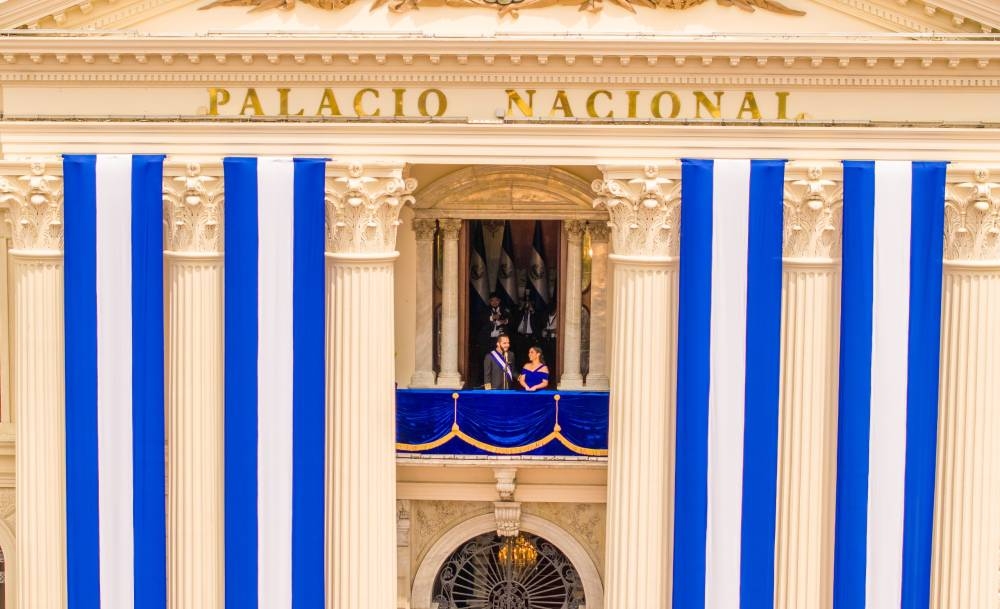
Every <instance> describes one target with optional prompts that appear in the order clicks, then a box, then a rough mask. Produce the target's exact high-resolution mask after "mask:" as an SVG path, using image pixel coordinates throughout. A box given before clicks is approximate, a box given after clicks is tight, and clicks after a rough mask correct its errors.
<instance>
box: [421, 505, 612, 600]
mask: <svg viewBox="0 0 1000 609" xmlns="http://www.w3.org/2000/svg"><path fill="white" fill-rule="evenodd" d="M520 525H521V530H522V531H524V532H525V533H530V534H532V535H537V536H538V537H542V538H544V539H545V540H547V541H548V542H550V543H551V544H552V545H554V546H555V547H556V548H558V549H559V551H560V552H562V554H563V555H565V557H566V558H567V559H568V560H569V561H570V563H572V565H573V568H574V569H575V570H576V573H577V574H578V575H579V576H580V581H581V583H582V585H583V590H584V595H585V597H586V600H587V604H586V609H603V606H604V584H603V583H602V582H601V576H600V574H599V573H598V570H597V565H595V564H594V561H593V559H591V557H590V555H589V554H588V553H587V550H586V549H585V548H584V547H583V546H582V545H581V544H580V542H578V541H577V540H576V539H575V538H574V537H573V536H572V535H570V534H569V532H567V531H566V530H565V529H563V528H562V527H560V526H558V525H556V524H554V523H552V522H550V521H548V520H546V519H544V518H541V517H539V516H535V515H532V514H522V515H521V521H520ZM490 531H496V519H495V517H494V516H493V514H484V515H482V516H476V517H475V518H470V519H469V520H466V521H465V522H462V523H461V524H459V525H457V526H455V527H453V528H452V529H450V530H448V532H446V533H445V534H444V535H442V536H441V537H439V538H438V540H437V541H435V542H434V544H433V545H432V546H431V547H430V549H429V550H428V551H427V553H426V554H425V555H424V558H423V560H422V561H421V562H420V566H419V567H418V568H417V572H416V576H415V577H414V579H413V585H412V587H411V594H410V606H411V608H412V609H431V607H433V605H432V602H433V593H434V583H435V580H436V579H437V576H438V573H439V572H440V571H441V568H442V566H444V564H445V562H446V561H448V559H449V558H450V557H451V556H452V554H453V553H454V552H455V550H457V549H458V548H459V547H461V546H462V545H463V544H465V543H466V542H467V541H469V540H470V539H473V538H475V537H478V536H480V535H482V534H484V533H489V532H490Z"/></svg>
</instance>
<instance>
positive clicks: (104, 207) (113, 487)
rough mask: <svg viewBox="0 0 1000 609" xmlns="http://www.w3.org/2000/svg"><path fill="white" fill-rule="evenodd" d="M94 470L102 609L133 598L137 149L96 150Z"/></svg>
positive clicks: (124, 608)
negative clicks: (120, 151)
mask: <svg viewBox="0 0 1000 609" xmlns="http://www.w3.org/2000/svg"><path fill="white" fill-rule="evenodd" d="M96 173H97V176H96V190H97V193H96V194H97V210H96V218H95V229H96V233H97V234H96V237H97V239H96V243H97V247H96V260H95V265H96V269H95V270H96V281H97V286H96V288H97V477H98V484H97V486H98V514H99V518H98V522H99V524H98V534H99V540H100V541H99V546H100V551H99V556H100V559H99V560H100V571H101V575H100V586H101V608H102V609H131V608H132V607H133V605H134V603H135V596H134V594H133V589H134V584H135V562H134V560H133V557H134V552H135V547H134V539H133V529H134V527H133V511H132V508H133V501H132V157H131V156H129V155H115V156H98V157H97V163H96Z"/></svg>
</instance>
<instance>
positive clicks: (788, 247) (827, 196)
mask: <svg viewBox="0 0 1000 609" xmlns="http://www.w3.org/2000/svg"><path fill="white" fill-rule="evenodd" d="M792 177H794V176H792ZM784 203H785V223H784V239H783V241H784V246H783V254H782V255H783V256H784V257H785V258H802V259H808V260H814V261H815V260H817V259H823V260H832V259H839V258H840V256H841V238H842V237H841V236H842V234H843V224H844V221H843V220H844V214H843V209H844V184H843V182H837V181H834V180H831V179H829V178H828V177H826V176H824V174H823V168H822V167H819V166H814V167H809V168H808V169H806V174H805V175H804V176H803V177H802V178H801V179H789V180H788V181H786V182H785V196H784Z"/></svg>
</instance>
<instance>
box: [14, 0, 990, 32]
mask: <svg viewBox="0 0 1000 609" xmlns="http://www.w3.org/2000/svg"><path fill="white" fill-rule="evenodd" d="M418 8H419V9H420V10H416V9H418ZM0 27H3V28H5V29H63V30H83V31H88V30H89V31H116V30H117V31H122V30H128V31H136V32H141V33H151V34H163V33H199V34H203V33H209V32H224V31H239V32H264V31H268V32H280V31H289V32H291V31H295V32H302V31H314V32H338V33H344V32H366V33H367V32H391V33H397V34H404V35H405V34H414V33H424V34H428V33H429V34H433V35H448V34H449V33H450V34H451V35H455V34H460V35H463V36H469V35H480V36H481V35H491V34H498V33H499V34H503V33H516V34H524V33H533V34H548V33H552V32H560V33H571V34H580V35H587V34H601V33H622V32H629V33H632V34H664V33H671V34H702V33H707V32H717V33H734V34H753V33H774V32H786V33H796V34H801V33H826V32H861V33H874V32H941V33H992V32H995V31H1000V6H998V5H997V3H995V2H994V1H993V0H933V2H931V1H930V0H130V1H127V0H83V1H79V0H40V1H39V0H8V1H7V2H5V3H3V4H0Z"/></svg>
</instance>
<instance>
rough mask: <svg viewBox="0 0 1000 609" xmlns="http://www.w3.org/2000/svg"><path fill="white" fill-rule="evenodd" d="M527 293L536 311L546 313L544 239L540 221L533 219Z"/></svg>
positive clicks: (546, 282)
mask: <svg viewBox="0 0 1000 609" xmlns="http://www.w3.org/2000/svg"><path fill="white" fill-rule="evenodd" d="M527 283H528V286H527V287H528V294H529V296H528V297H529V298H531V304H532V305H534V307H535V312H537V313H543V314H544V313H548V311H549V309H550V307H549V301H550V294H549V267H548V263H547V262H546V261H545V241H544V239H543V237H542V222H541V220H535V232H534V236H533V237H532V238H531V263H530V264H529V265H528V282H527Z"/></svg>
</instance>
